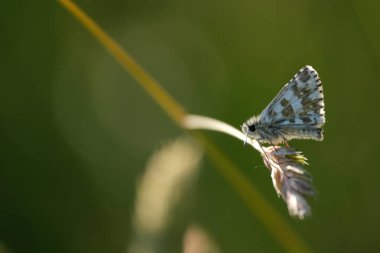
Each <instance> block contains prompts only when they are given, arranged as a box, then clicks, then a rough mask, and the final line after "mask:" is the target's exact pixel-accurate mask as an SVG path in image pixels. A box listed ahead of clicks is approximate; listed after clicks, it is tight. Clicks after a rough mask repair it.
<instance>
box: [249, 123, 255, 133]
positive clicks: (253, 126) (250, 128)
mask: <svg viewBox="0 0 380 253" xmlns="http://www.w3.org/2000/svg"><path fill="white" fill-rule="evenodd" d="M248 129H249V131H251V132H254V131H256V126H255V125H254V124H252V125H250V126H248Z"/></svg>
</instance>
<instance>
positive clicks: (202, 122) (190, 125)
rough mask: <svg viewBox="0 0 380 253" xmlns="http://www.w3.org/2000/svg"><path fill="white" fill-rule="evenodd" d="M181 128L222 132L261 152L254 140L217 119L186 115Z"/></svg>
mask: <svg viewBox="0 0 380 253" xmlns="http://www.w3.org/2000/svg"><path fill="white" fill-rule="evenodd" d="M182 126H183V127H184V128H187V129H206V130H213V131H217V132H222V133H225V134H228V135H231V136H233V137H235V138H237V139H239V140H242V141H244V142H245V143H247V144H249V145H251V146H252V147H253V148H255V149H256V150H257V151H259V152H260V153H262V152H263V151H262V148H261V147H260V144H259V143H258V142H257V141H256V140H254V139H251V138H247V137H246V136H245V135H244V134H243V133H242V132H241V131H240V130H238V129H236V128H234V127H233V126H231V125H229V124H227V123H225V122H222V121H220V120H217V119H213V118H210V117H206V116H201V115H194V114H188V115H186V116H185V117H184V119H183V120H182Z"/></svg>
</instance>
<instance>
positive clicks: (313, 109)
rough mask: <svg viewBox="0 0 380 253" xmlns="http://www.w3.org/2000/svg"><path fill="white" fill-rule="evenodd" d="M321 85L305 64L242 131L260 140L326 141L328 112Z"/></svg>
mask: <svg viewBox="0 0 380 253" xmlns="http://www.w3.org/2000/svg"><path fill="white" fill-rule="evenodd" d="M323 97H324V96H323V90H322V84H321V81H320V79H319V77H318V74H317V72H316V71H315V70H314V69H313V68H312V67H311V66H305V67H303V68H302V69H301V70H300V71H299V72H298V73H297V74H296V75H295V76H294V78H293V79H291V80H290V82H288V83H287V84H286V85H285V86H284V87H283V88H282V90H281V91H280V92H279V93H278V95H277V96H276V97H275V98H274V99H273V100H272V102H271V103H270V104H269V105H268V106H267V107H266V108H265V109H264V110H263V112H262V113H261V114H260V115H258V116H254V117H251V118H249V119H248V120H247V121H246V122H244V123H243V125H242V131H243V133H244V134H245V135H246V136H247V137H250V138H253V139H255V140H257V141H258V142H260V143H271V144H278V143H282V142H286V141H288V140H291V139H313V140H318V141H321V140H323V129H322V127H323V125H324V123H325V111H324V100H323Z"/></svg>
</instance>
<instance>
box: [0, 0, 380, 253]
mask: <svg viewBox="0 0 380 253" xmlns="http://www.w3.org/2000/svg"><path fill="white" fill-rule="evenodd" d="M77 3H78V4H79V6H81V7H82V8H83V9H84V10H85V11H87V12H88V13H89V14H90V16H92V17H93V18H94V19H95V20H96V21H97V22H98V23H99V24H101V26H102V27H103V28H104V29H105V30H106V31H108V32H109V33H110V34H111V36H113V37H114V38H115V39H116V40H117V41H119V42H120V44H121V45H122V46H123V47H124V48H125V49H126V50H127V51H128V52H129V53H130V54H132V55H133V56H134V58H135V59H136V60H137V61H138V62H139V63H140V64H141V65H142V66H144V67H145V69H147V70H148V71H149V72H150V73H151V74H152V75H153V76H154V77H155V78H156V80H158V81H159V82H160V83H161V84H162V86H163V87H164V88H165V89H167V90H168V91H169V92H170V93H171V94H172V95H173V97H175V98H176V99H177V100H178V101H179V102H180V103H181V104H183V105H184V107H185V108H186V109H187V110H188V111H189V112H192V113H197V114H203V115H208V116H212V117H215V118H218V119H221V120H223V121H226V122H228V123H230V124H232V125H234V126H236V127H238V126H239V125H240V124H241V123H242V122H243V121H245V120H246V119H247V118H248V117H250V116H251V115H253V114H258V113H260V112H261V110H262V109H263V108H264V107H265V106H266V105H267V104H268V103H269V102H270V100H271V99H272V98H273V97H274V96H275V94H277V92H278V91H279V90H280V88H282V86H283V85H284V84H285V83H286V82H287V81H288V80H289V79H290V78H291V77H292V76H293V75H294V74H295V73H296V72H297V71H298V70H299V69H300V68H301V67H303V66H304V65H306V64H310V65H312V66H313V67H314V68H315V69H316V70H317V71H318V73H319V75H320V77H321V80H322V83H323V85H324V92H325V100H326V117H327V123H326V126H325V140H324V141H323V142H321V143H319V142H314V141H293V142H292V144H293V146H295V147H297V148H299V149H301V150H302V151H303V152H304V154H305V155H306V156H307V157H308V158H309V163H310V166H309V167H308V170H309V171H310V172H311V173H312V174H313V176H314V183H315V186H316V188H317V190H318V192H319V194H318V197H317V198H316V199H315V200H313V201H311V205H312V209H313V216H312V217H310V218H308V219H306V220H304V221H298V220H296V219H293V218H291V217H289V215H288V212H287V209H286V205H285V203H284V202H283V201H282V200H281V199H279V198H278V197H277V196H276V193H275V191H274V189H273V186H272V182H271V179H270V177H269V173H268V171H267V169H266V168H265V167H264V166H263V163H262V160H261V158H260V156H259V154H258V153H257V152H255V151H253V150H252V149H249V148H244V146H243V144H242V143H241V142H239V141H237V140H235V139H233V138H231V137H229V136H226V135H223V134H220V133H211V132H207V133H206V134H207V136H209V137H210V138H211V139H212V140H213V142H214V143H215V144H216V145H218V146H219V147H220V149H221V150H223V152H225V154H227V156H228V157H229V158H230V159H231V160H233V161H234V162H235V163H236V164H237V165H238V166H239V168H240V169H241V172H242V173H243V174H245V175H246V177H248V178H249V180H250V181H251V182H252V183H253V184H254V185H256V186H257V188H259V189H260V191H261V192H262V193H263V194H264V195H265V197H266V198H267V199H268V201H269V202H271V204H272V205H273V206H274V207H275V208H276V209H277V210H278V211H279V212H280V214H281V215H282V216H283V217H284V219H285V220H286V221H287V222H289V224H290V225H291V226H292V227H293V228H294V229H295V230H296V231H297V232H298V233H299V234H300V235H301V236H302V238H303V239H304V240H305V242H306V243H308V244H309V245H310V247H311V248H312V249H313V251H314V252H379V251H380V245H379V240H380V214H379V212H380V211H379V210H380V203H379V196H380V187H379V183H378V180H379V177H380V168H379V166H378V164H377V162H378V161H377V158H376V157H377V156H378V153H377V152H379V148H378V146H377V145H378V143H377V142H378V139H379V138H378V134H377V132H376V130H377V129H378V127H379V123H380V120H379V113H378V111H377V109H378V108H379V106H378V105H377V104H376V101H377V100H379V99H378V98H376V97H377V96H378V94H379V92H380V84H379V81H378V78H377V76H376V74H377V73H379V71H380V16H379V11H380V2H377V1H370V0H365V1H359V0H352V1H342V0H332V1H331V0H324V1H299V0H297V1H273V0H269V1H221V0H218V1H212V0H211V1H199V0H192V1H186V0H167V1H157V0H142V1H121V0H111V1H99V0H95V1H86V0H80V1H79V0H78V2H77ZM0 12H1V15H0V27H1V40H0V43H1V44H0V45H1V55H2V57H1V58H2V59H1V61H0V62H1V63H0V66H1V67H0V73H1V75H0V76H1V92H0V144H1V145H0V149H1V150H0V252H131V251H129V248H130V244H131V242H132V241H133V240H134V238H136V234H138V232H136V231H135V229H134V226H133V217H134V212H135V211H134V208H135V201H136V196H137V194H136V192H137V190H136V189H137V186H138V182H139V180H141V178H142V176H143V175H144V172H145V168H146V165H147V163H148V160H149V159H150V157H151V156H152V154H153V153H154V152H156V151H157V150H159V149H160V148H161V147H163V146H164V145H165V144H166V143H168V142H169V141H171V140H174V139H176V138H178V137H179V136H182V135H184V134H185V133H183V131H182V130H181V129H179V128H178V127H177V126H176V125H174V124H173V123H172V121H171V120H170V119H169V118H168V117H167V115H165V114H164V113H163V111H162V110H161V109H160V108H159V107H158V106H157V105H156V104H155V103H154V102H153V101H152V100H151V98H150V97H148V96H147V94H146V93H145V92H144V91H143V90H142V89H141V88H140V87H139V86H138V85H137V83H136V82H135V81H134V80H133V79H132V78H131V77H130V75H129V74H128V73H126V72H125V71H124V70H123V69H122V68H121V67H120V65H119V64H118V62H116V61H115V59H114V58H113V57H112V56H111V55H110V54H109V53H108V52H107V51H105V50H104V48H103V47H102V46H100V44H99V43H98V42H97V41H95V40H94V38H93V37H92V36H90V35H89V33H88V32H87V31H86V30H85V29H84V28H83V27H82V26H81V25H80V24H79V23H78V22H77V21H76V20H75V19H74V18H73V17H72V16H71V14H69V13H68V12H67V11H66V10H65V9H63V8H62V7H61V6H60V5H59V4H58V3H57V2H56V1H23V2H22V3H20V2H17V1H3V3H2V4H1V8H0ZM213 166H214V165H213V164H212V163H211V162H210V161H209V160H208V158H207V155H206V156H205V157H204V159H203V160H202V162H201V165H200V170H199V172H198V175H197V176H196V180H193V183H192V186H191V187H189V189H188V190H187V191H186V193H185V195H184V196H182V200H181V201H180V202H179V204H177V205H176V206H175V207H173V208H172V211H171V212H170V217H171V219H170V222H169V223H168V224H167V226H166V227H165V229H164V230H163V231H161V232H160V233H159V234H158V235H154V236H153V237H154V238H153V239H152V238H150V240H149V242H148V243H151V242H153V247H154V249H155V252H182V248H183V245H182V242H183V237H184V234H185V231H186V229H187V228H188V227H189V224H196V225H197V226H198V227H200V228H202V229H203V230H204V231H205V233H207V234H208V235H209V236H210V238H212V241H213V242H214V244H215V245H216V247H217V248H219V250H220V252H282V251H284V249H283V248H282V247H281V246H280V245H279V244H278V243H277V242H276V241H275V239H274V238H273V236H272V235H271V234H270V233H268V231H267V230H266V229H265V228H264V227H263V225H262V223H261V222H260V221H259V220H258V219H257V218H256V217H255V216H254V215H252V213H251V212H250V211H249V210H248V208H247V207H246V205H245V203H243V202H242V200H241V199H240V198H239V197H238V195H237V194H236V192H235V191H234V190H233V189H232V188H231V186H230V185H229V184H228V183H227V181H226V180H225V179H224V178H223V177H222V176H221V175H220V174H219V173H218V172H217V171H216V170H215V169H214V168H213ZM1 245H2V246H1ZM141 252H142V251H141ZM189 252H190V251H189Z"/></svg>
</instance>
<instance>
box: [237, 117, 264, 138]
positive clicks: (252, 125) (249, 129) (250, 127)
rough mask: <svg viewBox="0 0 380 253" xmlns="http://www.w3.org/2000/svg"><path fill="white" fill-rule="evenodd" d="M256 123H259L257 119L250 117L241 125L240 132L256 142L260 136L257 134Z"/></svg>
mask: <svg viewBox="0 0 380 253" xmlns="http://www.w3.org/2000/svg"><path fill="white" fill-rule="evenodd" d="M258 122H259V119H258V117H252V118H250V119H249V120H247V121H246V122H244V123H243V125H242V126H241V130H242V131H243V133H244V134H245V135H246V136H247V137H250V138H253V139H256V140H257V139H259V138H260V135H259V134H258V131H257V127H258Z"/></svg>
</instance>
